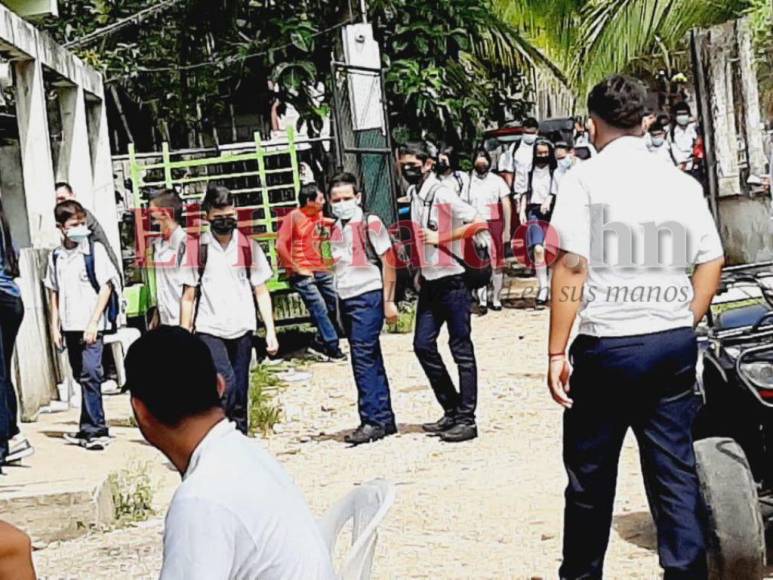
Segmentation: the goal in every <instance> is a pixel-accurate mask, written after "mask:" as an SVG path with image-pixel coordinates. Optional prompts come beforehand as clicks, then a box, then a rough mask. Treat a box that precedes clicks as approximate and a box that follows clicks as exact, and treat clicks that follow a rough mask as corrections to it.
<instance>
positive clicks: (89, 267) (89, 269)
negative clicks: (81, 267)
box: [83, 236, 99, 294]
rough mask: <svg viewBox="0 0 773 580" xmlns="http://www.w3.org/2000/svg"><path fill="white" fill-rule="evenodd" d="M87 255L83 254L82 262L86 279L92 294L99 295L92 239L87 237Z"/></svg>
mask: <svg viewBox="0 0 773 580" xmlns="http://www.w3.org/2000/svg"><path fill="white" fill-rule="evenodd" d="M88 240H89V253H88V254H83V260H84V261H85V262H86V277H87V278H88V279H89V283H90V284H91V287H92V288H93V289H94V292H96V293H97V294H99V282H98V281H97V271H96V266H95V264H94V238H92V237H91V236H89V238H88Z"/></svg>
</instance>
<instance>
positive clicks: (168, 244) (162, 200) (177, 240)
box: [149, 190, 196, 328]
mask: <svg viewBox="0 0 773 580" xmlns="http://www.w3.org/2000/svg"><path fill="white" fill-rule="evenodd" d="M182 213H183V203H182V200H181V199H180V196H179V195H178V194H177V192H176V191H174V190H166V191H162V192H161V193H159V194H158V195H156V196H155V197H154V198H153V199H151V200H150V219H151V220H153V222H154V223H156V224H158V225H159V226H160V228H161V236H160V237H159V238H158V239H156V240H154V241H153V244H152V261H151V263H150V264H149V267H152V268H153V269H154V273H155V280H156V302H157V304H156V310H155V312H154V313H153V318H152V319H151V321H150V328H156V327H157V326H159V325H161V324H163V325H165V326H178V325H179V324H180V310H181V305H182V296H183V290H184V288H185V286H190V287H194V286H196V271H195V268H196V264H194V263H193V261H192V256H194V255H195V254H196V252H195V248H194V246H193V245H192V244H194V243H195V241H194V239H193V238H192V237H191V236H189V235H188V234H187V233H185V229H184V228H183V227H182V226H181V225H180V222H181V221H182Z"/></svg>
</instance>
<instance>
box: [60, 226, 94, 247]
mask: <svg viewBox="0 0 773 580" xmlns="http://www.w3.org/2000/svg"><path fill="white" fill-rule="evenodd" d="M90 235H91V230H90V229H89V228H88V226H87V225H86V224H81V225H79V226H73V227H71V228H70V229H68V230H67V231H66V232H65V236H67V239H68V240H70V241H71V242H73V243H76V244H80V243H82V242H85V241H86V240H87V239H89V236H90Z"/></svg>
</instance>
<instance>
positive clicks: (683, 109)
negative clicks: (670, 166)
mask: <svg viewBox="0 0 773 580" xmlns="http://www.w3.org/2000/svg"><path fill="white" fill-rule="evenodd" d="M673 113H674V125H673V127H672V128H671V133H670V135H669V139H670V145H671V153H672V155H673V157H674V161H675V162H676V164H677V166H678V167H679V169H681V170H682V171H687V172H689V171H692V169H693V165H694V163H695V160H694V158H693V148H694V147H695V142H696V141H697V140H698V129H697V125H696V124H695V123H694V122H692V121H691V115H692V114H691V112H690V105H688V104H687V103H685V102H681V103H677V104H676V105H674V110H673Z"/></svg>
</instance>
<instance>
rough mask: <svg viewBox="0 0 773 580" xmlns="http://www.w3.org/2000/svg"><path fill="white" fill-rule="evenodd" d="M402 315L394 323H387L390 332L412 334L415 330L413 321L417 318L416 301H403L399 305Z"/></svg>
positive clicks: (387, 329)
mask: <svg viewBox="0 0 773 580" xmlns="http://www.w3.org/2000/svg"><path fill="white" fill-rule="evenodd" d="M398 309H399V310H400V317H399V318H398V319H397V322H396V323H394V324H387V326H386V331H387V332H388V333H389V334H410V333H411V332H413V321H414V319H415V318H416V303H415V302H401V303H400V304H399V306H398Z"/></svg>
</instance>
